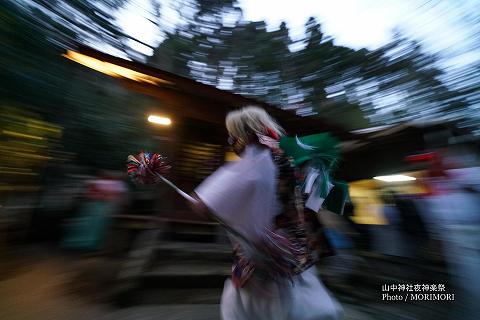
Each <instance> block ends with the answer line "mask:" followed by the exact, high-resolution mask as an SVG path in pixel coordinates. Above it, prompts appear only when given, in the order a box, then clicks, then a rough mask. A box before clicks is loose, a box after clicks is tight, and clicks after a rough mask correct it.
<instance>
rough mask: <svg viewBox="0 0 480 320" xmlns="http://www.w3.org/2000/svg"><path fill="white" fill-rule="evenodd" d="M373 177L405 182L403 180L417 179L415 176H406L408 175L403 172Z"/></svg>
mask: <svg viewBox="0 0 480 320" xmlns="http://www.w3.org/2000/svg"><path fill="white" fill-rule="evenodd" d="M373 179H375V180H380V181H384V182H403V181H414V180H417V179H416V178H414V177H410V176H406V175H403V174H394V175H389V176H378V177H373Z"/></svg>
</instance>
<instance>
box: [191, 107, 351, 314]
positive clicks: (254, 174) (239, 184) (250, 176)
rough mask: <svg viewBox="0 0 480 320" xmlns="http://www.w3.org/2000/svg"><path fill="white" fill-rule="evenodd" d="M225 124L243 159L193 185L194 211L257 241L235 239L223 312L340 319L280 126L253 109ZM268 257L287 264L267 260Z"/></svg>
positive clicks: (237, 113)
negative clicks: (319, 269) (320, 269)
mask: <svg viewBox="0 0 480 320" xmlns="http://www.w3.org/2000/svg"><path fill="white" fill-rule="evenodd" d="M226 126H227V130H228V133H229V135H230V138H229V142H230V143H231V145H232V147H233V149H234V150H235V152H236V153H237V154H239V155H240V160H239V161H237V162H234V163H230V164H227V165H225V166H223V167H221V168H220V169H218V170H217V171H216V172H215V173H213V174H212V175H211V176H210V177H209V178H207V179H206V180H205V181H204V182H203V183H202V184H201V185H200V186H199V187H198V188H197V189H196V190H195V196H196V197H197V198H198V200H199V202H198V203H197V204H195V205H194V209H195V210H196V211H197V212H203V213H207V212H209V211H211V212H213V213H214V214H215V215H216V216H217V217H219V218H220V219H222V220H223V222H224V223H225V224H227V225H228V226H229V227H231V228H232V229H234V230H235V231H237V232H238V233H239V234H241V235H242V237H244V238H245V239H248V242H250V243H252V244H254V245H253V246H245V245H244V244H245V242H242V241H238V238H235V237H234V238H233V240H232V243H233V247H234V264H233V267H232V278H231V279H229V280H227V281H226V282H225V287H224V291H223V294H222V300H221V314H222V318H223V319H224V320H230V319H235V320H240V319H246V320H247V319H248V320H253V319H262V320H264V319H275V320H282V319H285V320H287V319H288V320H290V319H291V320H294V319H295V320H302V319H340V318H341V317H342V313H343V312H342V308H341V306H340V305H339V303H338V302H337V301H336V300H335V299H334V298H333V297H332V296H331V295H330V294H329V293H328V292H327V290H326V289H325V287H324V286H323V284H322V283H321V282H320V281H319V279H318V278H317V275H316V271H315V266H314V263H315V262H316V258H317V257H316V255H315V250H314V249H313V248H312V246H311V243H312V242H310V240H311V239H310V238H309V236H310V233H309V231H308V230H309V226H308V224H307V222H306V219H304V206H303V201H302V199H301V194H300V192H299V191H298V190H299V188H298V185H297V181H296V177H295V170H294V167H293V166H292V164H291V162H290V161H289V159H287V157H285V156H284V154H283V153H282V151H281V150H280V149H279V148H278V140H279V138H280V135H282V133H283V129H282V128H281V127H280V126H279V125H278V124H277V123H276V122H275V121H274V120H273V119H272V118H271V117H270V116H269V115H268V114H267V113H266V112H265V111H264V110H263V109H260V108H255V107H247V108H244V109H241V110H237V111H233V112H231V113H229V114H228V115H227V118H226ZM272 239H273V240H272ZM272 241H273V242H272ZM272 243H278V244H281V245H279V246H275V245H273V246H272V245H271V244H272ZM285 245H286V246H285ZM278 247H282V248H285V247H289V248H294V249H292V250H290V251H288V250H284V251H279V250H276V248H278ZM265 256H267V257H269V258H272V257H277V258H273V259H272V260H271V261H289V259H291V260H290V261H292V263H290V264H288V263H287V264H285V263H283V264H282V263H280V264H278V265H277V264H276V263H272V264H270V263H266V262H265V260H264V259H263V258H264V257H265ZM278 256H282V257H280V258H279V257H278ZM282 259H283V260H282ZM279 265H280V267H279Z"/></svg>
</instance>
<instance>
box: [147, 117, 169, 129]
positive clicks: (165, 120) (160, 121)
mask: <svg viewBox="0 0 480 320" xmlns="http://www.w3.org/2000/svg"><path fill="white" fill-rule="evenodd" d="M148 122H151V123H155V124H160V125H162V126H169V125H171V124H172V120H170V118H166V117H160V116H154V115H150V116H148Z"/></svg>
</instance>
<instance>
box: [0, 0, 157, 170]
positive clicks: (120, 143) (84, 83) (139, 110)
mask: <svg viewBox="0 0 480 320" xmlns="http://www.w3.org/2000/svg"><path fill="white" fill-rule="evenodd" d="M0 17H1V18H0V41H1V42H2V46H0V56H1V57H2V58H1V59H0V96H1V98H0V108H1V109H2V110H0V111H4V109H5V108H11V107H12V106H17V107H21V108H22V109H23V110H25V112H26V113H27V114H32V115H34V116H32V121H33V120H35V119H36V118H35V117H38V118H40V119H42V120H44V121H47V122H48V123H51V124H55V125H57V126H58V127H60V128H61V129H62V131H63V137H62V139H61V141H60V144H56V145H50V148H55V149H56V150H51V151H55V152H54V154H58V153H57V152H56V151H61V154H66V153H68V154H73V156H74V157H75V159H76V161H77V162H79V163H80V164H84V165H89V166H92V167H98V168H110V169H113V168H117V169H123V164H124V161H125V155H126V154H128V153H131V152H134V151H135V150H139V149H140V148H145V147H151V146H152V139H151V138H150V132H149V128H148V127H147V124H146V123H145V114H146V113H147V111H148V109H150V108H151V105H152V103H158V102H152V101H150V100H148V99H147V98H145V97H143V96H141V95H137V94H134V93H132V92H129V91H127V90H126V89H124V88H122V87H121V86H119V85H118V83H117V82H116V81H115V80H114V79H111V78H110V77H108V76H104V75H100V74H98V73H97V72H95V71H92V70H90V69H87V68H85V67H82V66H79V65H78V64H76V63H72V62H70V61H68V60H66V59H65V58H63V57H62V56H61V54H62V53H63V52H64V49H63V47H62V45H63V43H61V42H59V41H55V39H57V38H58V32H61V34H62V35H63V36H65V35H69V36H71V37H74V36H75V35H74V34H73V33H72V31H71V30H70V29H69V28H67V27H64V26H62V25H61V24H57V23H56V21H54V20H52V19H50V17H49V16H48V15H47V14H46V13H44V12H43V11H41V10H37V9H32V10H27V8H26V7H20V6H18V5H17V4H14V3H13V2H9V1H7V2H2V3H0ZM47 24H49V25H52V26H55V28H45V25H47ZM134 105H135V108H132V106H134ZM28 112H30V113H28ZM35 121H38V120H35ZM22 130H23V129H22ZM22 130H21V131H22ZM23 131H24V130H23ZM92 137H95V138H94V139H92ZM52 161H53V159H52Z"/></svg>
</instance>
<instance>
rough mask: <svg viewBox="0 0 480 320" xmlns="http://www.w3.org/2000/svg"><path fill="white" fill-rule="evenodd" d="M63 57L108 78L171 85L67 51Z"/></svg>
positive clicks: (167, 82) (143, 74) (158, 79)
mask: <svg viewBox="0 0 480 320" xmlns="http://www.w3.org/2000/svg"><path fill="white" fill-rule="evenodd" d="M63 56H64V57H65V58H67V59H70V60H72V61H75V62H78V63H80V64H82V65H84V66H86V67H89V68H92V69H94V70H97V71H99V72H102V73H105V74H108V75H109V76H112V77H117V78H127V79H130V80H134V81H138V82H146V83H150V84H154V85H157V84H159V83H163V84H172V83H171V82H169V81H166V80H162V79H160V78H156V77H153V76H149V75H148V74H145V73H141V72H137V71H134V70H132V69H128V68H125V67H121V66H119V65H116V64H113V63H109V62H105V61H102V60H98V59H95V58H92V57H89V56H87V55H84V54H81V53H78V52H75V51H71V50H68V51H67V54H64V55H63Z"/></svg>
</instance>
